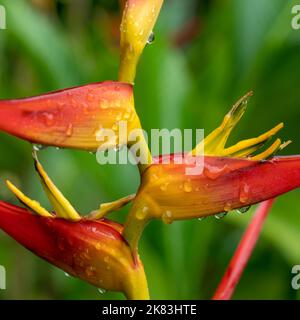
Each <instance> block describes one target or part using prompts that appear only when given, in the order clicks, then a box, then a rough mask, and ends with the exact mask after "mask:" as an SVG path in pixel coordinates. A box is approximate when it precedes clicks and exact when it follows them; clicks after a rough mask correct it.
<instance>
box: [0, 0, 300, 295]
mask: <svg viewBox="0 0 300 320" xmlns="http://www.w3.org/2000/svg"><path fill="white" fill-rule="evenodd" d="M165 2H166V3H165V6H164V8H163V11H162V14H161V17H160V19H159V23H158V25H157V26H156V30H155V32H156V41H155V43H154V44H153V45H151V46H148V47H147V48H146V50H145V53H144V55H143V58H142V61H141V64H140V66H139V69H138V77H137V79H136V87H135V95H136V106H137V110H138V113H139V115H140V117H141V120H142V123H143V125H144V127H145V129H146V130H150V129H151V128H170V129H171V128H176V127H177V128H205V130H206V132H207V133H208V132H209V131H210V130H211V129H213V128H214V127H215V126H216V125H217V124H218V123H219V122H220V120H221V119H222V117H223V115H224V114H225V113H226V111H227V110H228V109H229V107H230V106H231V105H232V104H233V103H234V102H235V101H236V100H237V99H238V98H239V97H240V96H242V95H243V94H244V93H245V92H247V91H249V90H254V92H255V95H254V97H253V98H252V100H251V102H250V105H249V109H248V112H247V114H246V116H245V118H244V119H243V121H242V124H241V125H240V126H239V128H238V129H237V130H236V131H235V134H233V136H234V137H235V140H238V139H240V138H246V137H251V136H253V135H258V134H259V133H261V132H263V131H265V130H267V129H269V128H270V127H272V126H273V125H275V124H276V123H278V122H280V121H284V122H285V124H286V127H285V129H284V131H283V132H282V135H283V137H284V138H286V139H292V140H293V144H292V145H291V146H289V148H288V150H286V151H285V153H289V154H294V153H298V152H299V147H300V136H299V127H298V125H299V124H298V121H299V119H300V108H299V107H300V95H299V76H300V64H299V56H300V31H295V30H292V28H291V18H292V15H291V8H292V6H293V5H294V4H296V3H297V1H290V0H288V1H287V0H252V1H248V0H228V1H218V0H187V1H182V0H166V1H165ZM298 2H299V1H298ZM0 4H1V5H4V6H5V7H6V10H7V30H5V31H3V30H0V65H1V72H0V96H1V98H14V97H23V96H30V95H34V94H39V93H42V92H45V91H51V90H56V89H60V88H64V87H69V86H73V85H80V84H84V83H89V82H94V81H101V80H107V79H116V77H117V69H118V24H119V19H120V12H119V8H118V1H117V0H114V1H109V0H102V1H101V0H99V1H96V0H85V1H82V0H73V1H71V0H69V1H68V0H57V1H55V0H26V1H25V0H14V1H11V0H1V1H0ZM0 139H1V143H0V153H1V155H2V156H1V157H0V178H1V186H0V197H1V199H4V200H6V201H10V202H14V201H15V200H14V199H13V197H12V196H11V195H10V194H9V193H8V192H7V190H6V188H5V186H4V183H3V179H5V178H8V177H9V178H10V179H11V180H13V181H14V182H15V183H17V184H18V185H19V186H21V187H22V189H23V190H24V191H25V192H26V193H27V194H29V195H31V196H32V197H33V198H35V199H39V200H40V201H41V202H42V203H43V204H44V205H45V206H47V207H49V205H48V203H47V201H46V200H45V197H44V195H43V193H42V189H41V187H40V185H39V183H38V179H37V177H36V174H35V173H34V170H33V165H32V160H31V146H30V145H29V144H28V143H26V142H23V141H19V140H18V139H16V138H13V137H9V136H7V135H5V134H0ZM40 158H41V161H42V162H43V164H44V166H45V168H46V169H47V171H48V173H49V174H50V176H51V177H52V178H53V179H54V181H55V182H56V183H57V185H58V186H59V187H60V188H61V189H62V190H63V192H64V193H65V194H66V196H67V197H68V198H69V199H70V200H71V201H72V203H74V205H75V206H76V207H77V208H78V210H80V211H81V212H82V213H87V212H89V211H90V210H92V209H94V208H96V207H97V206H98V205H99V203H101V202H103V201H111V200H114V199H116V198H117V197H121V196H124V195H127V194H129V193H132V192H135V190H136V189H137V187H138V183H139V176H138V171H137V169H136V168H135V167H133V166H124V165H123V166H101V167H100V166H99V164H97V162H96V158H95V156H94V155H91V154H88V153H85V152H79V151H72V150H56V149H54V148H48V149H46V150H43V151H41V152H40ZM299 196H300V191H299V190H296V191H294V192H291V193H289V194H287V195H284V196H282V197H280V198H279V199H278V200H277V202H276V204H275V206H274V209H273V210H272V213H271V215H270V217H269V218H268V220H267V222H266V225H265V228H264V231H263V233H262V236H261V238H260V240H259V243H258V245H257V247H256V249H255V251H254V254H253V256H252V257H251V260H250V263H249V265H248V266H247V268H246V270H245V273H244V275H243V277H242V279H241V282H240V283H239V285H238V287H237V291H236V293H235V295H234V298H236V299H240V298H243V299H251V298H252V299H254V298H255V299H296V298H297V297H298V296H299V293H298V292H297V291H294V290H293V289H292V288H291V285H290V282H291V278H292V275H291V268H292V266H293V265H294V264H300V249H299V243H300V208H299V205H298V199H299ZM253 209H254V208H253ZM253 209H252V210H251V211H250V212H249V213H247V214H246V215H243V216H239V215H237V214H236V213H232V214H230V215H228V217H227V218H226V219H223V220H222V221H219V220H216V219H214V218H208V219H206V220H205V221H201V222H200V221H187V222H177V223H174V224H172V225H170V226H167V225H163V224H161V223H160V222H153V223H152V224H151V225H150V226H149V227H148V228H147V230H146V232H145V234H144V235H143V239H142V243H141V245H140V253H141V256H142V258H143V260H144V264H145V268H146V272H147V274H148V277H149V286H150V291H151V296H152V298H154V299H163V298H170V299H209V298H210V297H211V296H212V293H213V291H214V289H215V288H216V286H217V284H218V282H219V280H220V278H221V276H222V274H223V272H224V270H225V267H226V265H227V263H228V261H229V259H230V258H231V256H232V254H233V252H234V250H235V247H236V245H237V243H238V241H239V239H240V237H241V235H242V232H243V230H244V228H245V226H246V224H247V222H248V221H249V219H250V218H251V216H252V214H253ZM125 214H126V209H125V210H123V211H122V212H120V213H118V214H115V215H114V216H113V217H114V218H115V219H118V220H119V221H123V220H124V215H125ZM0 248H1V249H0V264H2V265H4V266H5V267H6V269H7V274H8V279H7V290H6V291H0V299H7V298H13V299H110V298H122V297H121V296H120V295H119V294H114V293H105V294H100V293H99V292H98V291H97V289H96V288H94V287H92V286H90V285H88V284H86V283H83V282H81V281H80V280H77V279H72V278H69V277H66V276H65V275H64V273H63V272H62V271H60V270H58V269H56V268H54V267H52V266H50V265H49V264H48V263H46V262H44V261H42V260H41V259H39V258H37V257H35V256H34V255H33V254H31V253H30V252H28V251H27V250H25V249H23V248H22V247H20V246H19V245H18V244H16V242H14V241H13V240H11V239H10V238H8V237H7V236H6V235H5V234H3V233H0Z"/></svg>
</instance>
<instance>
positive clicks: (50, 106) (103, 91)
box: [0, 82, 140, 151]
mask: <svg viewBox="0 0 300 320" xmlns="http://www.w3.org/2000/svg"><path fill="white" fill-rule="evenodd" d="M122 119H123V120H125V121H126V122H127V125H128V130H131V129H134V128H136V127H137V128H139V127H140V125H139V120H138V118H137V115H136V113H135V109H134V101H133V91H132V86H131V85H129V84H124V83H118V82H102V83H94V84H88V85H85V86H81V87H75V88H71V89H65V90H61V91H57V92H51V93H48V94H44V95H40V96H37V97H32V98H25V99H14V100H0V130H3V131H5V132H8V133H10V134H12V135H15V136H17V137H20V138H22V139H25V140H28V141H30V142H33V143H36V144H42V145H52V146H56V147H68V148H76V149H84V150H90V151H96V150H97V149H98V148H99V147H100V146H101V144H102V143H103V141H102V142H101V141H99V137H98V138H97V134H99V133H100V131H101V130H102V129H111V130H113V131H117V129H118V122H119V121H120V120H122ZM126 138H127V137H122V139H124V141H119V142H118V143H119V144H124V143H126Z"/></svg>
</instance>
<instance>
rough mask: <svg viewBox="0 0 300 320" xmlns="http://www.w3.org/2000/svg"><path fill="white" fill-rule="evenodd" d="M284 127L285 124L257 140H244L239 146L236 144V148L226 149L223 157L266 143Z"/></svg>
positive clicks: (279, 125)
mask: <svg viewBox="0 0 300 320" xmlns="http://www.w3.org/2000/svg"><path fill="white" fill-rule="evenodd" d="M283 127H284V124H283V123H280V124H278V125H277V126H276V127H274V128H273V129H271V130H269V131H267V132H265V133H263V134H262V135H260V136H258V137H257V138H251V139H246V140H242V141H240V142H238V143H237V144H235V145H234V146H232V147H229V148H227V149H224V151H223V153H222V155H223V156H230V155H232V154H234V153H237V152H240V151H243V150H245V149H247V148H250V147H255V146H258V145H259V144H261V143H263V142H266V141H267V140H268V139H270V138H271V137H273V136H274V135H275V134H276V133H277V132H278V131H279V130H281V129H282V128H283Z"/></svg>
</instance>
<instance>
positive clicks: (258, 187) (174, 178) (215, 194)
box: [133, 156, 300, 223]
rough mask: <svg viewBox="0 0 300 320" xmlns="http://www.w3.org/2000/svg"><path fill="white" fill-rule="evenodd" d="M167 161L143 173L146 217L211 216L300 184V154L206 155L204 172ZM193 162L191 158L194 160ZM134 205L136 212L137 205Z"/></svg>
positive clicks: (141, 202) (139, 200) (140, 203)
mask: <svg viewBox="0 0 300 320" xmlns="http://www.w3.org/2000/svg"><path fill="white" fill-rule="evenodd" d="M176 157H177V156H175V157H173V158H172V159H171V163H170V164H163V163H161V162H162V159H163V157H162V158H160V159H156V162H157V163H156V164H153V165H152V166H150V167H149V168H148V169H147V170H146V172H145V173H144V175H143V178H142V186H141V188H140V190H139V192H138V194H137V197H136V200H135V203H134V206H135V208H144V213H145V214H144V216H143V217H142V213H141V212H140V211H137V214H138V215H140V216H141V217H142V218H143V219H144V218H147V217H148V218H162V219H163V220H164V221H165V222H167V223H171V222H172V221H173V220H184V219H191V218H199V217H205V216H208V215H213V214H217V213H220V212H224V211H225V212H229V211H231V210H233V209H237V208H242V207H247V206H249V205H252V204H255V203H258V202H261V201H264V200H267V199H270V198H274V197H277V196H279V195H281V194H283V193H286V192H288V191H290V190H293V189H295V188H298V187H299V186H300V156H289V157H275V158H273V159H271V160H269V161H253V160H246V159H234V158H226V157H211V156H205V158H204V169H203V172H202V173H201V174H198V175H187V173H186V169H187V168H191V167H193V165H192V164H185V163H183V164H176V163H175V162H174V159H176ZM190 162H191V161H190ZM135 208H133V211H134V210H135Z"/></svg>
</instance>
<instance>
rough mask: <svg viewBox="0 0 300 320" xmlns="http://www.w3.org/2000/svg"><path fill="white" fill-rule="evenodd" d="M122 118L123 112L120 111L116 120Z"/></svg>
mask: <svg viewBox="0 0 300 320" xmlns="http://www.w3.org/2000/svg"><path fill="white" fill-rule="evenodd" d="M121 119H122V112H118V113H117V114H116V120H117V121H120V120H121Z"/></svg>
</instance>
